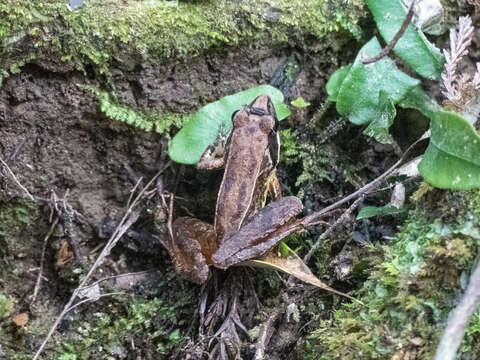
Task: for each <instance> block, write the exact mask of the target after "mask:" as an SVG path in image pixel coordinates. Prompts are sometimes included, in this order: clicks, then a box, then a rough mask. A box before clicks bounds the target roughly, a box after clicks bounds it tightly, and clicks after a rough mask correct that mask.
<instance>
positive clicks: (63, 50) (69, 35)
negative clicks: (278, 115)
mask: <svg viewBox="0 0 480 360" xmlns="http://www.w3.org/2000/svg"><path fill="white" fill-rule="evenodd" d="M363 15H364V12H363V1H360V0H348V1H344V2H342V3H341V4H340V3H338V4H337V3H336V2H331V1H326V0H324V1H317V0H308V1H306V0H302V1H301V0H296V1H289V0H268V1H263V2H257V1H254V0H246V1H242V2H240V3H238V2H234V1H229V0H210V1H194V2H180V4H179V5H178V8H176V7H158V6H157V7H156V6H152V5H151V2H150V1H133V0H131V1H123V2H118V1H115V0H108V1H97V0H86V1H85V5H84V6H83V7H81V8H80V9H79V10H77V11H74V12H70V11H69V10H68V9H67V7H66V1H65V0H52V1H37V2H26V1H22V0H7V1H6V2H5V1H4V2H2V3H1V4H0V19H1V20H0V43H1V44H2V45H3V46H2V47H1V49H2V50H0V69H3V75H7V74H8V72H14V71H17V69H18V66H19V65H21V64H22V63H24V62H25V61H26V59H31V58H32V57H35V56H38V55H42V56H44V55H49V56H51V55H54V56H55V57H57V58H59V59H61V60H62V61H68V62H70V63H72V64H74V65H75V66H76V67H77V68H79V69H83V68H84V66H85V65H94V66H95V68H97V69H98V70H99V71H100V72H104V71H107V69H108V67H109V65H110V64H112V62H116V63H117V64H123V66H125V67H127V68H132V66H134V65H135V64H136V63H140V62H142V61H143V60H146V59H148V60H149V61H152V62H159V61H164V60H165V59H169V58H181V59H189V58H192V57H194V56H197V55H199V54H202V53H203V52H204V51H206V50H208V49H211V48H220V47H222V48H224V47H234V46H238V45H241V44H247V43H251V44H255V45H257V46H262V45H266V44H268V45H269V46H273V45H281V44H287V43H291V42H292V41H293V42H295V41H296V40H300V39H304V38H309V39H315V38H316V39H322V38H324V37H326V36H331V35H332V33H337V32H341V31H342V30H343V32H350V33H351V34H353V35H354V36H356V37H358V36H359V34H360V30H359V28H358V26H357V21H358V19H359V18H360V17H361V16H363ZM0 75H1V74H0Z"/></svg>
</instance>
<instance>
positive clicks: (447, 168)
mask: <svg viewBox="0 0 480 360" xmlns="http://www.w3.org/2000/svg"><path fill="white" fill-rule="evenodd" d="M430 128H431V132H432V133H431V138H430V144H429V146H428V148H427V151H426V152H425V154H424V155H423V158H422V161H421V162H420V164H419V166H418V169H419V171H420V174H421V175H422V176H423V177H424V178H425V180H426V181H428V182H429V183H431V184H432V185H433V186H435V187H439V188H447V189H472V188H475V187H480V156H479V154H480V136H479V134H478V132H477V131H476V130H475V128H474V127H473V126H472V125H471V124H470V123H468V121H466V120H465V119H464V118H462V117H461V116H460V115H458V114H456V113H454V112H447V111H437V112H434V113H432V116H431V123H430Z"/></svg>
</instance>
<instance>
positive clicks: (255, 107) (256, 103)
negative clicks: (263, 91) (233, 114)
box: [250, 95, 275, 116]
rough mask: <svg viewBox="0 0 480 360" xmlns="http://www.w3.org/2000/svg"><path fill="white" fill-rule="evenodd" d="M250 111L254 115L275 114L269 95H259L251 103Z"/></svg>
mask: <svg viewBox="0 0 480 360" xmlns="http://www.w3.org/2000/svg"><path fill="white" fill-rule="evenodd" d="M250 113H251V114H254V115H260V116H262V115H273V116H275V108H274V107H273V103H272V100H271V99H270V96H268V95H259V96H257V98H256V99H255V100H253V102H252V103H251V104H250Z"/></svg>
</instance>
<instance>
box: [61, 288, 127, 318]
mask: <svg viewBox="0 0 480 360" xmlns="http://www.w3.org/2000/svg"><path fill="white" fill-rule="evenodd" d="M125 294H126V293H124V292H123V291H116V292H111V293H105V294H102V295H99V296H97V297H95V298H88V299H85V300H82V301H79V302H78V303H76V304H74V305H72V306H70V307H69V308H68V309H67V310H66V311H65V314H66V313H68V312H70V311H72V310H73V309H75V308H76V307H77V306H80V305H82V304H85V303H87V302H90V301H97V300H98V299H100V298H102V297H106V296H113V295H125Z"/></svg>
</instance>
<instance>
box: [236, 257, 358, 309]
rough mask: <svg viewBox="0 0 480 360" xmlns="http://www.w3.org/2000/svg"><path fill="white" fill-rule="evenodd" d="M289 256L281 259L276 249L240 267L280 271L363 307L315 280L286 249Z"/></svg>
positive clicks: (300, 260)
mask: <svg viewBox="0 0 480 360" xmlns="http://www.w3.org/2000/svg"><path fill="white" fill-rule="evenodd" d="M288 250H289V253H290V255H289V256H288V257H283V256H281V255H279V254H278V252H277V251H276V248H275V249H273V250H271V251H269V252H268V253H267V254H265V255H263V256H262V257H259V258H258V259H254V260H250V261H247V262H245V263H242V265H250V266H255V267H263V268H270V269H275V270H279V271H282V272H284V273H287V274H289V275H292V276H295V277H296V278H297V279H300V280H302V281H305V282H306V283H308V284H311V285H314V286H317V287H319V288H321V289H324V290H326V291H330V292H332V293H334V294H337V295H341V296H345V297H347V298H349V299H351V300H353V301H356V302H358V303H360V304H362V305H363V303H362V302H361V301H359V300H357V299H355V298H353V297H351V296H350V295H347V294H345V293H343V292H341V291H338V290H335V289H334V288H331V287H330V286H328V285H327V284H325V283H324V282H322V281H321V280H320V279H319V278H317V277H316V276H315V275H314V274H313V273H312V271H311V270H310V269H309V268H308V266H307V265H305V263H304V262H303V261H302V259H300V258H299V257H298V255H297V254H296V253H295V252H294V251H293V250H291V249H288Z"/></svg>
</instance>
